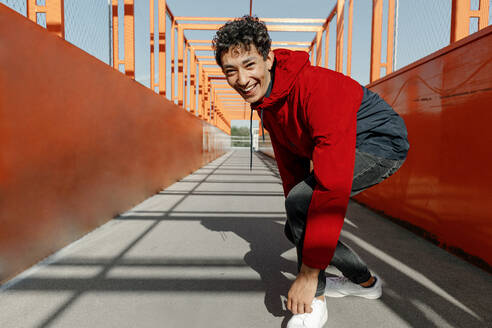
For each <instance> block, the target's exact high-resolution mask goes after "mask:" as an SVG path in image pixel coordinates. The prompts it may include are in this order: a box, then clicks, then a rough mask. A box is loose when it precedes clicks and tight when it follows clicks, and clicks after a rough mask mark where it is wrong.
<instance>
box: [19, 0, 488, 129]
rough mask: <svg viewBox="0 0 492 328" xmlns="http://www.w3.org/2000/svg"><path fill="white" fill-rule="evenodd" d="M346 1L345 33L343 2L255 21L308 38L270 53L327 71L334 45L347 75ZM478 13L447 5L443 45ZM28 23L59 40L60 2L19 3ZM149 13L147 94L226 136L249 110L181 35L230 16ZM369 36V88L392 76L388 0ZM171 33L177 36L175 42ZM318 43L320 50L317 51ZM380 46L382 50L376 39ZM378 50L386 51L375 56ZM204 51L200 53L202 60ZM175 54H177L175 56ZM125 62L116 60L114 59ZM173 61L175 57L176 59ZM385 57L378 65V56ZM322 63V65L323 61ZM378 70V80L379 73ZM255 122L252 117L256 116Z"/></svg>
mask: <svg viewBox="0 0 492 328" xmlns="http://www.w3.org/2000/svg"><path fill="white" fill-rule="evenodd" d="M347 1H348V11H349V13H348V22H347V27H345V21H344V20H345V14H344V10H345V9H346V8H347V6H346V1H345V0H338V1H337V3H336V4H335V6H334V7H333V9H332V10H331V12H330V13H329V15H328V17H327V18H326V19H295V18H285V19H284V18H262V20H263V21H265V22H266V23H267V26H268V29H269V31H272V32H275V31H283V32H312V33H314V34H315V36H314V38H313V40H312V42H310V43H309V42H292V41H281V40H276V41H274V42H273V48H276V47H284V48H290V49H295V50H304V51H307V52H309V53H310V55H311V59H312V63H313V64H315V65H323V66H324V67H328V57H329V49H330V46H331V45H332V44H333V43H334V47H335V49H336V51H335V56H336V58H335V70H336V71H338V72H345V73H346V74H347V75H349V76H350V75H351V66H352V62H351V61H352V25H353V7H354V3H353V0H347ZM384 1H387V8H388V9H387V11H388V17H387V19H386V20H387V28H383V20H384V19H383V2H384ZM479 1H480V5H479V8H478V10H471V9H470V8H471V1H470V0H453V1H452V13H451V26H450V31H451V33H450V35H451V37H450V42H451V43H453V42H455V41H458V40H460V39H462V38H463V37H465V36H467V35H468V34H469V26H470V22H471V18H474V17H475V18H478V20H479V28H480V29H482V28H484V27H486V26H487V25H488V17H489V1H488V0H479ZM26 2H27V8H28V10H27V12H28V17H29V18H30V19H31V20H34V21H35V20H36V14H37V13H46V20H47V29H48V30H50V31H51V32H53V33H56V34H57V35H59V36H60V37H64V14H63V6H64V2H63V0H46V5H45V6H38V5H36V0H26ZM149 3H150V11H149V21H150V26H149V28H150V35H149V39H150V88H151V89H152V90H154V91H156V89H157V90H158V91H157V92H158V93H159V94H160V95H162V96H167V97H168V98H169V99H171V100H172V101H175V103H176V104H178V105H179V106H181V107H183V108H185V109H187V110H188V111H190V112H191V113H192V114H194V115H196V116H198V117H199V118H201V119H203V120H205V121H207V122H209V123H211V124H214V125H216V126H217V127H219V128H220V129H222V130H224V131H226V132H229V131H230V122H231V120H233V119H244V118H245V117H246V116H247V115H246V111H247V110H248V109H249V106H248V105H246V104H245V103H244V101H243V100H242V99H241V98H240V97H239V95H235V94H234V93H233V92H231V90H232V89H230V88H229V87H228V86H227V84H226V83H224V81H222V80H221V78H222V72H221V70H220V68H218V67H217V65H216V64H215V61H214V60H213V57H212V56H209V55H208V53H210V52H211V51H212V49H211V40H190V39H188V38H187V37H186V36H185V33H186V31H194V30H216V29H218V28H219V27H220V26H221V25H223V24H224V23H225V22H226V21H228V20H231V19H233V18H231V17H220V18H217V17H183V16H174V15H173V13H172V12H171V10H170V8H169V6H168V5H167V4H166V0H149ZM118 6H119V5H118V0H112V23H113V24H112V25H113V33H112V38H113V46H112V47H113V67H114V68H116V69H119V68H120V67H122V69H123V68H124V69H123V70H124V72H125V74H126V75H127V76H129V77H131V78H135V35H134V33H135V32H134V29H135V15H134V6H135V4H134V0H124V18H123V19H124V40H123V43H124V49H125V53H124V54H123V56H120V54H119V42H121V41H120V40H119V37H118V36H119V31H118V26H119V23H118V19H119V18H118ZM154 8H155V9H156V10H157V13H158V18H157V22H155V19H154V14H155V12H154ZM372 11H373V12H372V37H371V54H370V56H371V60H370V82H374V81H376V80H378V79H379V78H380V77H381V76H382V75H388V74H389V73H391V72H392V70H393V53H394V43H395V40H394V31H395V0H373V5H372ZM335 19H336V39H335V40H330V38H329V34H330V28H329V27H330V23H331V22H332V21H333V20H335ZM167 20H169V21H170V23H171V24H170V25H171V30H170V31H166V21H167ZM155 24H157V26H158V33H157V36H155V35H154V27H155ZM345 28H347V34H346V35H347V40H344V34H345V32H344V30H345ZM175 34H177V37H176V36H175ZM323 39H324V47H323ZM384 39H386V44H385V45H383V40H384ZM166 40H169V42H170V48H171V49H170V54H167V53H166ZM156 45H157V46H158V63H159V65H158V66H159V72H158V81H159V82H158V83H156V82H155V73H156V72H155V66H156V65H155V57H154V48H155V46H156ZM344 47H346V48H347V49H346V53H347V55H346V62H345V63H344ZM382 49H386V53H385V54H384V56H383V54H382ZM203 52H205V53H207V55H203V54H202V53H203ZM175 54H177V55H175ZM121 57H122V58H124V59H120V58H121ZM175 57H177V58H175ZM384 57H385V58H386V59H385V61H384V62H383V61H382V58H384ZM169 59H170V64H171V65H170V66H171V67H170V75H171V79H170V80H171V86H170V90H168V89H167V86H166V65H167V63H168V60H169ZM323 59H324V63H323ZM382 69H383V70H384V74H382V73H381V70H382ZM255 119H258V117H256V116H255Z"/></svg>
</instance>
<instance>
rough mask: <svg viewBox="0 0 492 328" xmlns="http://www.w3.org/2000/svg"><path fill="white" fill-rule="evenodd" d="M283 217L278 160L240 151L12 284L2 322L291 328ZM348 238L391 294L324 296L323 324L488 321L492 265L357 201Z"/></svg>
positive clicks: (291, 256)
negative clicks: (463, 256)
mask: <svg viewBox="0 0 492 328" xmlns="http://www.w3.org/2000/svg"><path fill="white" fill-rule="evenodd" d="M284 221H285V212H284V197H283V193H282V186H281V183H280V179H279V175H278V171H277V168H276V165H275V161H273V160H272V159H270V158H269V157H267V156H265V155H263V154H261V153H257V154H255V156H254V162H253V170H252V171H249V153H248V150H245V149H233V150H232V151H230V152H228V153H227V154H225V155H224V156H222V157H220V158H218V159H217V160H215V161H213V162H211V163H210V164H208V165H206V166H204V167H202V168H201V169H199V170H197V171H196V172H194V173H193V174H191V175H189V176H187V177H186V178H184V179H182V180H181V181H179V182H177V183H175V184H173V185H172V186H170V187H169V188H167V189H165V190H163V191H161V192H159V193H158V194H156V195H154V196H152V197H150V198H149V199H147V200H145V201H144V202H142V203H141V204H139V205H138V206H136V207H134V208H133V209H131V210H129V211H127V212H125V213H124V214H122V215H120V216H119V217H117V218H115V219H113V220H111V221H109V222H108V223H106V224H104V225H103V226H101V227H99V228H98V229H96V230H94V231H93V232H91V233H89V234H88V235H86V236H85V237H83V238H82V239H80V240H78V241H77V242H75V243H73V244H71V245H70V246H68V247H66V248H64V249H62V250H61V251H59V252H58V253H56V254H54V255H53V256H51V257H49V258H48V259H46V260H45V261H43V262H41V263H40V264H38V265H36V266H34V267H32V268H31V269H29V270H27V271H25V272H24V273H22V274H21V275H19V276H17V277H16V278H14V279H13V280H12V281H10V282H9V283H7V284H5V285H4V286H3V287H2V288H1V291H0V309H1V310H0V327H2V328H14V327H15V328H22V327H39V328H41V327H104V328H109V327H117V328H122V327H139V328H143V327H172V328H174V327H213V328H219V327H228V328H230V327H280V326H282V327H285V324H286V322H287V321H288V319H289V312H288V311H286V309H285V305H284V304H285V299H286V297H285V295H286V294H287V291H288V289H289V286H290V283H291V280H292V279H294V277H295V270H296V263H295V249H294V248H293V247H292V245H291V244H290V243H289V241H288V240H287V239H286V238H285V237H284V235H283V223H284ZM341 238H342V239H343V240H344V241H345V242H346V243H347V244H348V245H350V246H351V247H352V248H353V249H354V250H355V251H356V252H357V253H358V254H359V255H360V256H361V257H362V258H363V259H364V260H365V261H366V262H367V263H368V265H369V267H370V268H371V269H372V270H373V272H375V273H376V274H378V275H379V276H380V277H381V279H382V280H383V283H384V289H383V297H382V298H381V299H379V300H365V299H360V298H354V297H346V298H331V299H327V307H328V313H329V317H328V323H327V324H326V327H378V328H381V327H388V328H389V327H391V328H395V327H419V328H421V327H467V328H472V327H491V326H492V313H491V311H490V309H491V308H492V294H491V293H490V291H491V290H492V282H491V279H490V275H489V274H488V273H486V272H485V271H482V270H480V269H478V268H477V267H475V266H472V265H470V264H468V263H466V262H464V261H462V260H460V259H458V258H456V257H454V256H453V255H451V254H449V253H447V252H446V251H444V250H442V249H440V248H438V247H436V246H434V245H433V244H431V243H429V242H427V241H425V240H423V239H422V238H420V237H418V236H416V235H414V234H413V233H411V232H409V231H407V230H405V229H403V228H402V227H400V226H398V225H395V224H394V223H392V222H391V221H389V220H387V219H385V218H384V217H382V216H380V215H378V214H376V213H374V212H372V211H370V210H368V209H367V208H365V207H363V206H361V205H359V204H357V203H355V202H352V201H351V202H350V205H349V208H348V212H347V219H346V221H345V225H344V229H343V231H342V236H341ZM328 272H329V274H338V273H337V270H336V269H334V268H331V267H330V268H329V269H328Z"/></svg>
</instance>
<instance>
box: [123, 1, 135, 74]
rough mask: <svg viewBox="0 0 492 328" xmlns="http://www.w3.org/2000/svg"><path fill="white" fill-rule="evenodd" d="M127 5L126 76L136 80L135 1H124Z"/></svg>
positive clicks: (125, 20)
mask: <svg viewBox="0 0 492 328" xmlns="http://www.w3.org/2000/svg"><path fill="white" fill-rule="evenodd" d="M124 4H125V7H124V9H125V19H124V26H125V74H126V75H127V76H129V77H131V78H132V79H135V15H134V12H135V6H134V0H124Z"/></svg>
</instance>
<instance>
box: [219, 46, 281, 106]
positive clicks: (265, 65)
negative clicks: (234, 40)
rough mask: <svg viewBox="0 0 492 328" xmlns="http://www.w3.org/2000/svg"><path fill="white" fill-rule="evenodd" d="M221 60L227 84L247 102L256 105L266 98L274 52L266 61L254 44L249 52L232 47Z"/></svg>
mask: <svg viewBox="0 0 492 328" xmlns="http://www.w3.org/2000/svg"><path fill="white" fill-rule="evenodd" d="M221 59H222V71H223V72H224V74H225V76H226V78H227V82H228V83H229V85H230V86H231V87H232V88H234V90H236V91H237V92H238V93H239V94H240V95H241V97H243V98H244V100H245V101H246V102H248V103H250V104H251V103H255V102H258V101H260V100H262V99H263V97H265V94H266V92H267V90H268V85H269V84H270V79H271V77H270V69H271V68H272V65H273V60H274V55H273V52H272V51H270V52H269V53H268V56H267V58H266V60H265V59H263V56H262V55H261V54H260V53H259V52H258V50H257V49H256V47H255V46H254V45H253V44H251V45H250V48H249V50H246V48H245V47H244V45H241V46H236V47H231V48H230V49H229V50H228V51H227V52H225V53H224V54H223V55H222V57H221Z"/></svg>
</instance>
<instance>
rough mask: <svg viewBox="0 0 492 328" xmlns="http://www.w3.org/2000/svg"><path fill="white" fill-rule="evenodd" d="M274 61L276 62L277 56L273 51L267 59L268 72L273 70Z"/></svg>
mask: <svg viewBox="0 0 492 328" xmlns="http://www.w3.org/2000/svg"><path fill="white" fill-rule="evenodd" d="M274 61H275V54H274V53H273V51H271V50H270V51H269V52H268V55H267V58H266V62H267V68H268V70H271V69H272V67H273V62H274Z"/></svg>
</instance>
